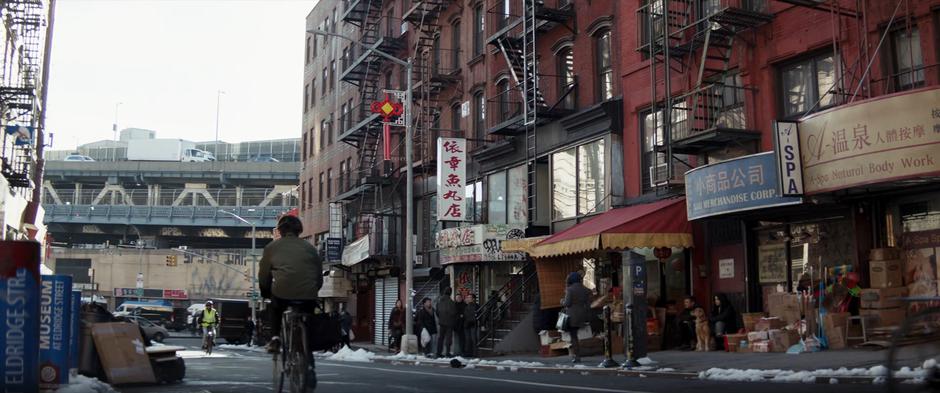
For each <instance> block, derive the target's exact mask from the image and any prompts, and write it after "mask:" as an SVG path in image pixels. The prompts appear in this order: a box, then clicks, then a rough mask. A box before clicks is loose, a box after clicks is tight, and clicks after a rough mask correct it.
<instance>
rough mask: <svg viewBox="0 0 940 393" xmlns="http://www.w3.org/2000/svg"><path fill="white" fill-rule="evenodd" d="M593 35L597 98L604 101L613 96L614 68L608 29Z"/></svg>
mask: <svg viewBox="0 0 940 393" xmlns="http://www.w3.org/2000/svg"><path fill="white" fill-rule="evenodd" d="M594 37H595V38H594V55H595V58H594V66H595V69H596V70H597V93H598V94H597V98H598V100H600V101H604V100H609V99H611V98H613V97H614V69H613V66H612V63H611V45H610V38H611V37H610V30H608V29H604V30H601V31H599V32H597V34H595V35H594Z"/></svg>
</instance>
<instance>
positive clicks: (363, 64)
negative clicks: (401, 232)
mask: <svg viewBox="0 0 940 393" xmlns="http://www.w3.org/2000/svg"><path fill="white" fill-rule="evenodd" d="M381 6H382V0H359V1H355V2H353V3H352V4H350V7H349V9H348V10H347V11H346V13H345V14H344V15H343V20H344V21H345V22H346V23H350V24H352V25H354V26H357V27H359V29H360V43H362V45H363V46H364V47H365V48H366V49H364V50H363V53H362V54H361V55H359V56H358V58H357V59H355V60H353V63H352V65H350V67H349V68H348V69H347V70H346V71H344V73H343V75H342V77H341V80H343V81H345V82H347V83H350V84H352V85H354V86H356V87H357V88H358V90H359V97H360V99H361V104H360V105H359V109H358V113H356V112H354V111H351V113H354V115H358V116H357V117H356V119H357V120H358V121H356V122H354V123H355V124H354V125H353V126H351V127H350V129H349V130H346V131H345V132H344V133H343V135H341V136H340V140H341V141H342V142H345V143H348V144H350V145H352V146H355V147H356V148H357V150H358V151H357V156H358V164H357V168H356V171H357V174H358V176H357V179H356V181H357V182H358V184H356V185H354V186H353V188H352V190H351V191H350V192H347V193H345V194H343V196H345V197H346V198H347V199H346V200H345V202H353V204H354V205H355V209H354V210H355V214H350V215H355V216H356V222H355V237H356V238H361V237H363V236H368V235H373V232H374V227H375V224H376V220H377V217H378V209H379V208H380V207H381V201H382V198H383V196H382V188H383V187H382V186H383V185H384V184H385V183H386V182H387V181H386V180H387V179H383V178H382V177H380V173H379V161H380V160H379V158H378V151H379V144H380V143H382V140H381V130H382V124H381V122H380V121H379V117H378V115H377V114H374V113H371V111H370V108H371V106H370V104H371V103H372V102H373V101H376V100H381V99H382V98H384V93H380V91H379V90H380V89H379V79H380V71H381V69H382V65H383V63H385V62H386V61H387V60H386V59H384V58H382V57H381V56H378V55H377V54H376V53H374V52H373V49H380V48H381V49H380V50H384V49H385V48H384V46H386V43H385V42H384V40H385V37H382V35H381V25H382V7H381ZM384 175H385V176H388V174H384ZM347 207H349V204H347Z"/></svg>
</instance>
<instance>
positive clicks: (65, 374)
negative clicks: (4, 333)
mask: <svg viewBox="0 0 940 393" xmlns="http://www.w3.org/2000/svg"><path fill="white" fill-rule="evenodd" d="M71 303H72V277H71V276H64V275H51V276H42V284H41V285H40V290H39V386H40V387H41V388H43V389H55V388H57V387H58V386H59V384H63V385H64V384H67V383H69V368H70V365H69V363H70V360H71V359H70V356H69V349H71V340H70V336H71V333H72V315H71V314H72V304H71Z"/></svg>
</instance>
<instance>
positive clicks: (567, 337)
mask: <svg viewBox="0 0 940 393" xmlns="http://www.w3.org/2000/svg"><path fill="white" fill-rule="evenodd" d="M591 337H594V336H593V335H591V328H590V327H589V326H586V327H583V328H580V329H578V340H582V341H583V340H587V339H589V338H591ZM561 340H562V341H564V342H571V334H568V332H561Z"/></svg>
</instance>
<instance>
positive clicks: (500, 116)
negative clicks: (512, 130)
mask: <svg viewBox="0 0 940 393" xmlns="http://www.w3.org/2000/svg"><path fill="white" fill-rule="evenodd" d="M512 93H513V92H512V91H509V78H502V79H500V80H498V81H497V82H496V97H498V98H497V100H496V108H497V114H496V119H497V121H499V122H503V121H506V120H509V119H511V118H512V116H513V114H512V113H510V109H509V108H510V102H511V101H512V100H513V99H514V98H515V97H516V96H514V95H513V94H512ZM516 94H517V95H518V93H516Z"/></svg>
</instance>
